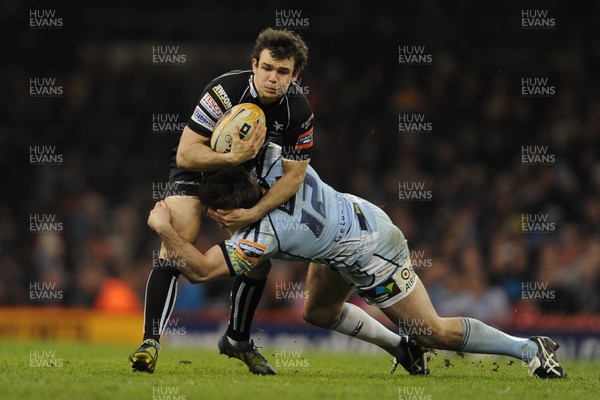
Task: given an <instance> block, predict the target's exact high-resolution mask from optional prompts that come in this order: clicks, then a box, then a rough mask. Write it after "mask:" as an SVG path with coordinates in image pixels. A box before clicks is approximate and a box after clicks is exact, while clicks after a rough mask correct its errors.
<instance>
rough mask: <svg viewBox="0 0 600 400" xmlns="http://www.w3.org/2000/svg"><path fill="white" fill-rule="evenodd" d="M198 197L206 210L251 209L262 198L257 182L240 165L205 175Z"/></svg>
mask: <svg viewBox="0 0 600 400" xmlns="http://www.w3.org/2000/svg"><path fill="white" fill-rule="evenodd" d="M198 197H199V198H200V201H201V202H202V204H203V205H205V206H206V207H208V208H213V209H222V210H232V209H234V208H251V207H252V206H254V205H255V204H256V203H258V201H259V200H260V198H261V197H262V191H261V189H260V186H259V184H258V181H257V180H256V179H255V178H254V177H252V176H251V175H250V174H249V173H248V171H247V170H246V169H245V168H244V167H243V166H241V165H238V166H235V167H230V168H224V169H221V170H218V171H215V172H212V173H206V174H205V177H204V182H203V183H202V186H201V187H200V190H199V194H198Z"/></svg>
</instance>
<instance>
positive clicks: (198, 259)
mask: <svg viewBox="0 0 600 400" xmlns="http://www.w3.org/2000/svg"><path fill="white" fill-rule="evenodd" d="M148 225H149V226H150V228H152V229H153V230H154V231H156V233H158V235H159V236H160V238H161V239H162V242H163V244H164V246H165V247H166V248H167V254H168V255H169V261H176V262H173V263H172V264H173V265H174V266H176V267H177V269H178V270H179V271H180V272H181V273H182V274H183V276H185V277H186V278H187V279H188V280H189V281H190V282H191V283H200V282H208V281H212V280H215V279H218V278H226V277H229V276H230V274H229V268H228V267H227V262H226V261H225V256H224V255H223V252H222V250H221V248H220V247H219V246H213V247H211V248H210V249H209V250H208V251H207V252H206V254H202V253H201V252H200V251H199V250H198V249H197V248H196V247H195V246H194V245H192V244H191V243H190V242H188V241H186V240H185V239H183V238H182V237H181V236H179V234H178V233H177V232H176V231H175V229H174V228H173V226H172V225H171V210H170V209H169V207H168V206H167V205H166V203H165V202H164V201H159V202H157V203H156V204H155V206H154V209H152V211H150V216H149V217H148Z"/></svg>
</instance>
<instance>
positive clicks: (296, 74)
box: [292, 71, 300, 82]
mask: <svg viewBox="0 0 600 400" xmlns="http://www.w3.org/2000/svg"><path fill="white" fill-rule="evenodd" d="M298 75H300V71H295V72H294V73H292V81H294V82H296V79H298Z"/></svg>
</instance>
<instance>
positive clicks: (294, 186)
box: [252, 174, 303, 220]
mask: <svg viewBox="0 0 600 400" xmlns="http://www.w3.org/2000/svg"><path fill="white" fill-rule="evenodd" d="M302 178H303V175H302V176H298V175H292V174H284V175H283V176H282V177H281V178H280V179H279V180H278V181H277V182H275V183H274V184H273V186H271V188H270V189H269V190H268V191H267V192H266V193H265V195H264V196H263V197H262V198H261V199H260V201H259V202H258V203H256V205H255V206H254V207H252V210H253V212H254V213H255V216H256V217H257V218H256V220H259V219H260V218H262V217H264V216H265V215H267V214H268V213H269V212H270V211H271V210H273V209H275V208H277V207H278V206H280V205H281V204H283V203H285V202H286V201H288V200H289V199H290V197H292V196H293V195H294V194H295V193H296V192H297V191H298V189H300V186H301V185H302Z"/></svg>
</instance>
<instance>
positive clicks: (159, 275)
mask: <svg viewBox="0 0 600 400" xmlns="http://www.w3.org/2000/svg"><path fill="white" fill-rule="evenodd" d="M179 274H180V272H179V271H178V270H177V269H176V268H173V267H172V266H171V263H170V262H169V261H168V260H163V259H159V260H158V266H155V267H154V268H153V269H152V271H151V272H150V277H149V278H148V283H147V284H146V299H145V305H144V340H146V339H154V340H156V341H157V342H158V341H160V336H161V334H162V332H163V331H164V328H165V326H167V324H168V323H169V318H170V317H171V312H172V311H173V307H174V306H175V299H176V298H177V278H178V277H179Z"/></svg>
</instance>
